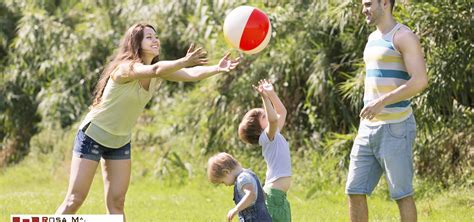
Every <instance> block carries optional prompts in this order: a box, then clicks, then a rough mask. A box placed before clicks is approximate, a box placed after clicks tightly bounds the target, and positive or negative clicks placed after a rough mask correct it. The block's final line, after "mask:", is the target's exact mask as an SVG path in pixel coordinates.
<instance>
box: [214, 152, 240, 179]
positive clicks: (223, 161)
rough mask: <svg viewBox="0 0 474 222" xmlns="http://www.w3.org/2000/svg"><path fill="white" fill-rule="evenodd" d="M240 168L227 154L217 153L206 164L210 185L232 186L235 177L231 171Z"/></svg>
mask: <svg viewBox="0 0 474 222" xmlns="http://www.w3.org/2000/svg"><path fill="white" fill-rule="evenodd" d="M237 167H240V163H239V162H238V161H237V160H236V159H235V158H234V157H233V156H231V155H230V154H228V153H218V154H216V155H214V156H212V157H211V158H209V161H208V162H207V177H208V178H209V181H211V183H215V184H219V183H223V184H225V185H227V186H230V185H232V184H234V181H235V176H234V175H232V173H231V172H232V171H233V170H234V169H236V168H237Z"/></svg>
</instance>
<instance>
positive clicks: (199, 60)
mask: <svg viewBox="0 0 474 222" xmlns="http://www.w3.org/2000/svg"><path fill="white" fill-rule="evenodd" d="M183 60H184V67H190V66H198V65H205V64H207V52H205V51H204V50H203V49H202V48H201V47H199V48H197V49H195V45H194V43H193V44H191V46H189V49H188V52H187V53H186V56H184V57H183Z"/></svg>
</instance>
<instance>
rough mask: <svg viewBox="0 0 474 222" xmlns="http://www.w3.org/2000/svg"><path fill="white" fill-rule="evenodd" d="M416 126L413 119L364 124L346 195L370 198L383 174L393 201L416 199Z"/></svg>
mask: <svg viewBox="0 0 474 222" xmlns="http://www.w3.org/2000/svg"><path fill="white" fill-rule="evenodd" d="M415 134H416V122H415V118H414V117H413V115H411V116H410V117H408V118H407V119H406V120H404V121H402V122H399V123H387V124H382V125H378V126H369V125H366V124H363V123H361V124H360V126H359V131H358V134H357V137H356V138H355V140H354V145H353V146H352V151H351V161H350V164H349V174H348V176H347V182H346V193H347V194H368V195H370V194H371V193H372V191H373V190H374V188H375V186H376V185H377V183H378V182H379V179H380V176H381V175H382V173H385V178H386V180H387V184H388V187H389V191H390V196H391V198H392V199H394V200H399V199H402V198H404V197H407V196H411V195H413V183H412V181H413V156H412V147H413V143H414V141H415Z"/></svg>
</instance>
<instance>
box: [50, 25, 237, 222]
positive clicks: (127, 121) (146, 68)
mask: <svg viewBox="0 0 474 222" xmlns="http://www.w3.org/2000/svg"><path fill="white" fill-rule="evenodd" d="M159 53H160V41H159V39H158V38H157V37H156V32H155V29H154V28H153V27H152V26H151V25H148V24H135V25H133V26H132V27H130V28H129V29H128V31H127V32H126V34H125V36H124V37H123V39H122V42H121V45H120V48H119V51H118V53H117V54H116V55H115V57H114V58H113V59H112V60H111V61H110V62H109V63H108V65H107V66H106V68H105V70H104V71H103V73H102V75H101V77H100V80H99V82H98V83H97V86H96V88H95V98H94V101H93V104H92V106H91V110H90V112H89V113H88V114H87V116H86V117H85V119H84V121H83V122H82V124H81V125H80V129H79V131H78V133H77V136H76V139H75V142H74V151H73V157H72V161H71V172H70V178H69V187H68V191H67V194H66V198H65V199H64V202H63V203H62V204H61V205H60V206H59V208H58V209H57V211H56V214H74V213H75V212H77V210H78V209H79V207H80V206H81V204H82V203H83V202H84V200H85V198H86V196H87V194H88V192H89V189H90V186H91V183H92V180H93V178H94V175H95V171H96V169H97V166H98V164H99V162H100V159H101V158H102V159H104V161H102V174H103V178H104V190H105V197H106V207H107V213H109V214H124V203H125V194H126V192H127V189H128V185H129V182H130V172H131V159H130V147H131V146H130V138H131V129H132V127H133V126H134V125H135V123H136V120H137V118H138V116H139V115H140V113H141V112H142V111H143V109H144V107H145V105H146V104H147V103H148V101H150V99H151V97H152V93H153V91H154V89H155V88H156V87H157V86H158V85H159V84H160V83H161V80H162V79H165V80H171V81H196V80H201V79H205V78H207V77H210V76H213V75H215V74H218V73H221V72H229V71H231V70H233V69H234V68H235V67H236V66H237V65H238V64H239V58H237V59H235V60H231V59H229V54H227V55H225V56H224V57H223V58H222V59H221V60H220V61H219V63H218V64H217V65H214V66H201V65H204V64H206V63H207V58H206V52H204V51H203V50H202V49H201V48H197V49H195V47H194V46H193V45H191V47H190V48H189V49H188V51H187V53H186V56H184V57H183V58H180V59H177V60H172V61H158V55H159ZM191 66H194V67H192V68H186V67H191ZM124 219H125V214H124Z"/></svg>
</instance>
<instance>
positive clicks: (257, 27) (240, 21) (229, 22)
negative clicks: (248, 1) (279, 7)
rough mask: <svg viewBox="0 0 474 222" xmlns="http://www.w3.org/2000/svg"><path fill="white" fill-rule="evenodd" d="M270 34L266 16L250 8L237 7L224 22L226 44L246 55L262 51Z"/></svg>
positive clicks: (256, 9) (268, 20) (268, 40)
mask: <svg viewBox="0 0 474 222" xmlns="http://www.w3.org/2000/svg"><path fill="white" fill-rule="evenodd" d="M271 32H272V26H271V24H270V19H268V16H267V15H266V14H265V13H264V12H262V11H261V10H260V9H258V8H255V7H252V6H239V7H237V8H235V9H234V10H232V11H231V12H230V13H229V14H228V15H227V16H226V18H225V20H224V37H225V40H226V41H227V43H228V44H229V45H231V46H232V47H234V48H236V49H239V50H241V51H243V52H244V53H247V54H255V53H258V52H260V51H262V50H263V49H264V48H265V47H266V46H267V45H268V42H270V36H271Z"/></svg>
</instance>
